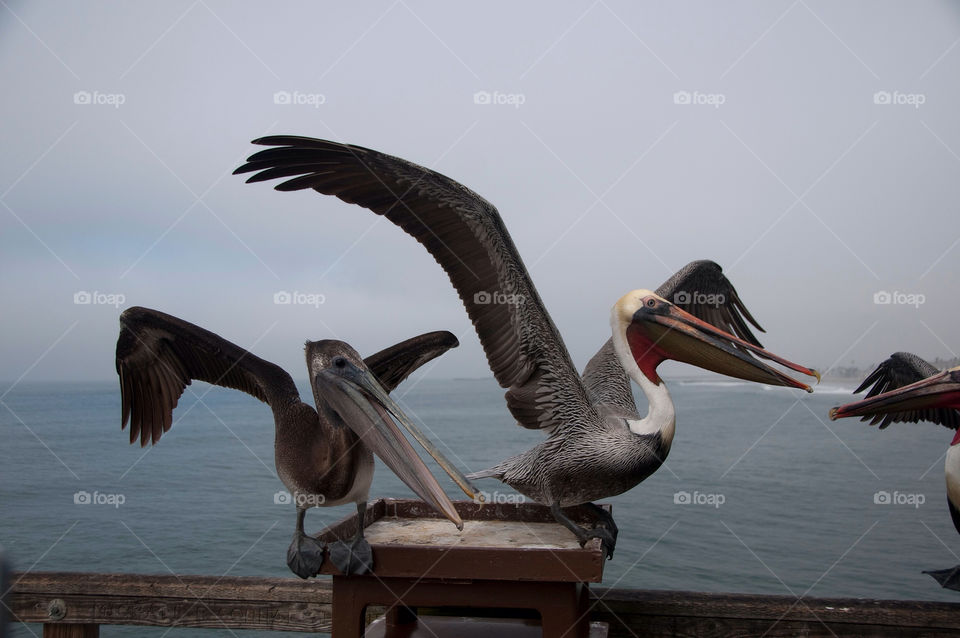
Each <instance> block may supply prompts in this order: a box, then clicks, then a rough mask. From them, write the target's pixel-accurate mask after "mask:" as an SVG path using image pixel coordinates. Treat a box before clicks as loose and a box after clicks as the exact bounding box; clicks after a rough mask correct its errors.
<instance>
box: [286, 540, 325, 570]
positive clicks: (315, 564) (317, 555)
mask: <svg viewBox="0 0 960 638" xmlns="http://www.w3.org/2000/svg"><path fill="white" fill-rule="evenodd" d="M323 551H324V546H323V543H321V542H320V541H318V540H317V539H315V538H313V537H312V536H307V535H306V534H295V535H294V537H293V542H292V543H290V547H289V548H288V549H287V566H288V567H289V568H290V571H292V572H293V573H294V574H296V575H297V576H299V577H300V578H303V579H307V578H311V577H313V576H316V575H317V574H319V573H320V566H321V565H322V564H323Z"/></svg>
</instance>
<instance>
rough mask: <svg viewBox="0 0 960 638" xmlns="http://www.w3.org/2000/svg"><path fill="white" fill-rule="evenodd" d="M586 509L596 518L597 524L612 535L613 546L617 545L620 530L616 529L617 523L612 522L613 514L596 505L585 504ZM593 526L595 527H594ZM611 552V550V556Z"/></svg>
mask: <svg viewBox="0 0 960 638" xmlns="http://www.w3.org/2000/svg"><path fill="white" fill-rule="evenodd" d="M586 505H587V506H588V509H590V510H591V511H592V512H593V513H594V514H596V516H597V523H596V524H599V525H602V526H603V527H605V528H607V529H608V530H609V531H610V533H611V534H612V535H613V544H614V545H616V544H617V536H618V535H619V534H620V529H619V528H618V527H617V523H616V522H615V521H614V520H613V514H611V513H610V512H608V511H607V510H605V509H603V508H602V507H600V506H599V505H597V504H596V503H587V504H586ZM596 524H595V525H596ZM612 554H613V550H612V549H611V555H612Z"/></svg>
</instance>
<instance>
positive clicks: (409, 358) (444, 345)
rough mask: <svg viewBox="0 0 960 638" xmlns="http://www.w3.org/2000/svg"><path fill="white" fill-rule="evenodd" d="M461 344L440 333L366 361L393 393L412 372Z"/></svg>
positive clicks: (450, 335)
mask: <svg viewBox="0 0 960 638" xmlns="http://www.w3.org/2000/svg"><path fill="white" fill-rule="evenodd" d="M459 345H460V342H459V341H457V338H456V337H455V336H454V335H453V333H452V332H447V331H446V330H437V331H436V332H428V333H426V334H422V335H420V336H418V337H413V338H411V339H407V340H406V341H401V342H400V343H398V344H396V345H393V346H390V347H389V348H384V349H383V350H381V351H380V352H377V353H374V354H372V355H370V356H369V357H366V358H365V359H364V360H363V362H364V363H365V364H366V365H367V367H368V368H370V372H372V373H373V376H375V377H376V378H377V381H379V382H380V385H382V386H383V388H384V389H385V390H386V391H387V392H393V391H394V389H395V388H396V387H397V386H398V385H400V383H401V382H402V381H403V380H404V379H406V378H407V377H408V376H409V375H410V373H411V372H413V371H414V370H416V369H417V368H419V367H420V366H422V365H424V364H426V363H428V362H430V361H432V360H433V359H435V358H437V357H439V356H440V355H442V354H443V353H444V352H446V351H447V350H449V349H451V348H456V347H457V346H459Z"/></svg>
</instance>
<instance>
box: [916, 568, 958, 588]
mask: <svg viewBox="0 0 960 638" xmlns="http://www.w3.org/2000/svg"><path fill="white" fill-rule="evenodd" d="M923 573H924V574H930V575H931V576H933V578H934V580H936V581H937V582H938V583H940V586H941V587H943V588H945V589H952V590H954V591H960V565H957V566H956V567H950V568H949V569H937V570H931V571H925V572H923Z"/></svg>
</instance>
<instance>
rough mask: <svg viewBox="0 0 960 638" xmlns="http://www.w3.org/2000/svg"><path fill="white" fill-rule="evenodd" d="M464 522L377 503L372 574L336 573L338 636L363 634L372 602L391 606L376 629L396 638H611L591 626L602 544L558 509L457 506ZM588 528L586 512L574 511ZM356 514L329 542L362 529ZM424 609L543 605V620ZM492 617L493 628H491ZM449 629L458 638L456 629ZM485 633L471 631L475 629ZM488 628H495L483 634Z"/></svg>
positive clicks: (368, 521) (326, 568) (368, 529)
mask: <svg viewBox="0 0 960 638" xmlns="http://www.w3.org/2000/svg"><path fill="white" fill-rule="evenodd" d="M456 507H457V511H458V513H459V514H460V516H461V518H462V519H463V521H464V528H463V531H462V532H460V531H458V530H457V528H456V527H455V526H454V525H453V524H452V523H450V521H448V520H446V519H444V518H440V517H439V516H438V515H437V514H436V513H435V512H434V510H433V509H432V508H431V507H430V506H428V505H427V504H425V503H423V502H422V501H414V500H399V499H379V500H377V501H374V502H372V503H371V504H370V506H369V507H368V508H367V512H366V516H365V517H364V521H363V525H364V527H365V532H364V533H365V535H366V538H367V541H368V542H369V543H370V545H371V547H372V548H373V565H374V567H373V573H372V574H367V575H363V576H343V575H342V574H340V573H339V571H338V570H337V569H336V567H334V566H333V565H331V564H330V562H329V560H326V561H325V562H324V565H323V568H322V570H321V572H322V573H324V574H332V575H333V636H334V638H359V637H360V636H363V635H364V625H365V623H364V612H365V609H366V607H367V606H368V605H385V606H387V608H388V613H387V617H386V621H385V622H381V623H379V624H378V625H377V626H376V627H374V626H371V631H370V632H369V633H368V634H367V635H368V636H372V635H375V634H376V635H386V636H390V637H399V636H416V635H420V634H419V633H418V629H422V630H423V631H425V632H426V633H425V635H430V636H443V635H458V636H464V635H493V634H490V633H489V632H490V631H495V632H496V633H495V635H499V636H507V635H515V636H529V635H538V634H541V631H542V635H543V636H544V638H553V637H560V636H565V637H566V638H585V637H586V636H588V635H590V636H594V635H596V636H604V635H606V627H605V625H603V624H602V623H594V626H592V627H591V623H590V622H589V611H590V610H589V586H588V583H597V582H600V581H601V580H602V579H603V564H604V558H603V550H602V548H601V546H600V541H599V540H597V539H593V540H591V541H590V542H589V543H587V545H586V546H584V547H583V548H581V547H580V546H579V544H578V543H577V540H576V538H575V537H574V536H573V534H571V533H570V531H569V530H567V529H566V528H564V527H563V526H561V525H560V524H558V523H557V522H556V521H554V519H553V516H551V514H550V510H549V508H547V507H545V506H543V505H538V504H535V503H520V504H483V505H479V504H476V503H473V502H470V501H458V502H456ZM566 511H567V512H568V514H569V515H570V517H571V518H572V519H573V520H575V521H577V522H579V523H584V524H589V522H590V521H592V518H591V516H590V513H589V512H588V511H587V510H585V509H583V510H580V509H578V508H571V509H569V510H566ZM358 524H359V521H358V516H357V515H353V516H351V517H348V518H346V519H344V520H342V521H340V522H339V523H337V524H335V525H333V526H331V527H329V528H327V529H325V530H323V531H322V532H321V533H320V534H318V535H317V537H318V538H319V539H320V540H323V541H325V542H328V543H329V542H335V541H337V540H349V539H350V538H352V537H353V535H354V534H355V533H356V530H357V525H358ZM417 608H456V609H458V610H460V609H464V608H466V609H469V610H475V611H477V612H480V610H484V611H483V614H482V615H490V611H491V610H534V611H536V612H537V613H538V614H539V616H540V620H539V623H536V622H533V623H531V622H530V621H522V620H521V621H504V620H499V621H480V620H475V619H468V618H460V619H456V620H454V619H450V618H439V617H436V618H427V617H423V618H419V617H418V615H417V613H416V610H417ZM483 622H493V623H496V624H495V629H494V627H486V628H484V627H482V625H481V623H483ZM448 631H449V632H450V633H449V634H448V633H447V632H448ZM472 631H477V632H479V633H476V634H471V633H469V632H472ZM483 632H488V633H486V634H484V633H483Z"/></svg>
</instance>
